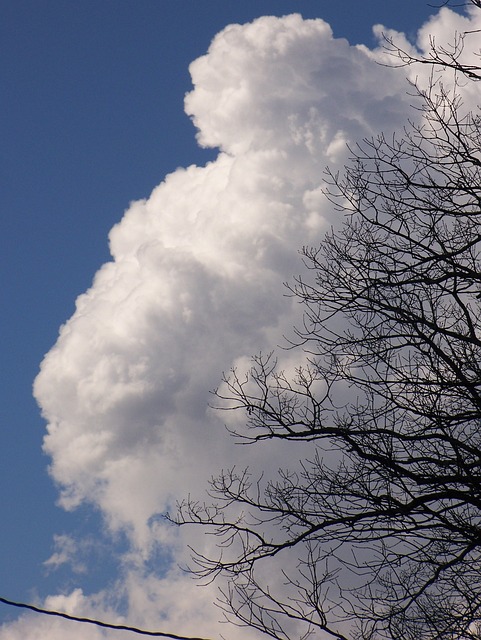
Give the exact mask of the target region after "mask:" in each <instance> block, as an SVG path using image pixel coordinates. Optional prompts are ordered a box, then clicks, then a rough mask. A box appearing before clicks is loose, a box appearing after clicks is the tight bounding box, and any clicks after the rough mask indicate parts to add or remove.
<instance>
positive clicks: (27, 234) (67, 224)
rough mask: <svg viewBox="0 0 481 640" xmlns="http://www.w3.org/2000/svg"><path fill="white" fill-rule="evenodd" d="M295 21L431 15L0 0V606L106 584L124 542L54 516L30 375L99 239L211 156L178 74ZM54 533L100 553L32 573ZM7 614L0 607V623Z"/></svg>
mask: <svg viewBox="0 0 481 640" xmlns="http://www.w3.org/2000/svg"><path fill="white" fill-rule="evenodd" d="M293 12H300V13H301V14H302V16H303V17H304V18H322V19H324V20H326V21H327V22H328V23H329V24H330V25H331V27H332V29H333V32H334V36H335V37H337V38H339V37H341V38H347V39H348V40H349V42H350V44H358V43H363V44H365V45H366V46H368V47H370V48H371V47H374V46H375V44H376V41H375V39H374V37H373V35H372V25H373V24H375V23H382V24H384V25H386V26H387V27H389V28H393V29H396V30H398V31H403V32H405V33H406V34H408V36H410V37H411V38H414V37H415V33H416V30H417V28H418V27H420V26H421V25H422V24H423V23H424V22H425V20H426V19H427V17H428V16H429V15H431V14H432V13H434V12H435V9H434V8H433V7H432V6H429V5H428V4H427V3H425V2H421V1H420V0H404V1H403V2H402V3H401V2H398V1H397V0H382V1H381V0H380V1H378V0H370V1H369V2H367V3H362V2H359V0H345V1H342V2H337V3H333V2H328V1H327V0H326V1H323V0H317V1H305V2H300V1H294V0H276V1H263V0H256V1H250V0H244V1H243V2H234V1H231V0H208V1H204V2H201V1H195V0H190V1H186V0H155V1H154V0H142V1H141V2H133V1H125V0H116V1H113V0H102V1H100V2H99V1H98V0H95V1H91V0H83V1H82V2H73V1H72V2H68V1H54V0H47V1H46V2H43V3H40V2H36V1H34V0H31V1H29V2H27V1H24V0H4V2H3V3H2V20H1V21H0V30H1V33H0V47H1V59H2V63H1V85H2V95H3V99H2V101H1V105H0V108H1V110H2V114H1V122H0V126H1V140H2V154H1V163H2V166H1V175H2V218H1V236H0V243H1V251H0V255H1V259H2V268H1V270H0V290H1V292H2V300H3V302H2V312H1V329H2V338H3V339H2V341H1V349H2V353H1V362H2V368H1V373H0V375H1V385H2V408H1V413H0V415H1V430H0V437H1V447H0V494H1V504H2V508H3V514H4V515H3V518H2V527H1V529H0V541H1V545H0V549H1V551H0V575H2V576H3V581H2V585H3V586H2V589H1V591H0V595H3V596H5V597H11V598H14V599H15V598H16V599H20V600H24V601H25V600H27V601H28V600H31V599H32V598H35V597H39V598H45V597H46V596H47V595H48V594H52V593H57V592H62V590H64V591H65V590H69V589H70V590H71V589H73V588H74V587H75V586H78V585H80V586H82V588H83V589H84V590H85V591H95V590H96V589H100V588H102V587H103V586H104V583H105V573H106V572H107V573H108V572H112V576H114V575H115V570H116V567H115V562H114V559H113V557H111V555H110V553H109V552H108V551H107V546H109V545H110V546H115V548H116V549H117V550H118V549H122V548H123V545H125V544H126V543H125V541H124V540H123V538H122V534H121V533H118V535H117V537H116V538H115V543H112V542H110V543H109V540H110V541H111V540H112V538H110V537H109V536H110V534H108V533H105V527H104V525H102V517H101V515H100V513H101V511H102V507H99V506H98V505H97V506H96V505H95V504H93V505H92V504H90V505H89V504H84V505H83V506H81V507H80V508H79V509H77V510H75V511H71V512H66V511H65V510H63V509H62V508H60V507H59V506H56V501H57V499H58V490H57V488H56V486H55V484H54V482H53V480H52V479H51V478H50V477H49V475H48V473H47V467H48V465H49V462H50V460H49V457H48V456H46V455H45V454H43V453H42V439H43V436H44V433H45V421H44V420H43V419H42V418H41V416H40V411H39V408H38V407H37V404H36V403H35V401H34V399H33V397H32V384H33V380H34V378H35V376H36V375H37V373H38V369H39V365H40V362H41V360H42V358H43V356H44V354H45V353H46V352H48V351H49V349H50V348H51V347H52V346H53V344H54V343H55V341H56V339H57V335H58V331H59V327H60V326H61V325H62V324H63V323H65V322H66V321H67V320H68V318H69V317H70V316H72V314H73V312H74V309H75V300H76V298H77V296H78V295H79V294H81V293H82V292H84V291H85V290H86V289H87V288H88V287H89V286H90V285H91V282H92V278H93V276H94V274H95V272H96V271H97V269H99V268H100V266H101V265H102V264H103V263H105V262H107V261H108V260H109V259H110V256H109V249H108V241H107V236H108V233H109V230H110V229H111V228H112V227H113V225H115V224H116V223H118V222H119V221H120V219H121V217H122V215H123V212H124V211H125V210H126V209H127V208H128V207H129V203H130V202H131V201H133V200H137V199H140V198H148V197H149V195H150V193H151V191H152V189H153V188H154V187H155V186H156V185H158V184H159V183H160V182H161V181H162V180H163V178H164V176H165V175H166V174H168V173H170V172H173V171H175V170H176V169H177V168H178V167H188V166H190V165H192V164H196V165H199V166H203V165H205V164H206V163H207V162H208V161H211V160H214V159H215V158H216V157H217V150H216V149H201V148H200V147H199V145H198V144H197V142H196V139H195V134H196V130H195V128H194V126H193V124H192V122H191V120H190V119H189V117H188V116H187V115H186V114H185V112H184V107H183V100H184V96H185V94H186V92H188V91H190V90H191V88H192V85H191V80H190V76H189V69H188V67H189V64H190V63H191V62H192V61H193V60H195V59H196V58H198V57H199V56H202V55H204V54H205V53H206V52H207V49H208V47H209V44H210V42H211V40H212V38H213V37H214V36H215V34H216V33H218V32H220V31H221V30H222V29H223V28H224V27H226V25H228V24H231V23H241V24H242V23H245V22H250V21H252V20H254V19H255V18H258V17H260V16H262V15H275V16H282V15H285V14H289V13H293ZM294 250H295V248H294ZM92 357H95V355H94V354H92ZM221 371H222V368H221V369H219V377H220V374H221ZM61 393H62V390H61V389H60V388H59V394H61ZM99 504H100V503H99ZM102 531H103V533H102ZM60 534H68V535H70V536H73V537H74V538H77V539H79V540H80V539H83V538H86V537H87V538H88V537H89V536H92V535H94V536H96V537H97V539H98V540H99V541H100V543H101V545H105V547H103V546H100V547H99V548H98V549H97V550H94V551H92V549H90V551H88V552H85V553H84V556H85V557H87V556H88V557H89V558H91V565H90V567H89V569H88V571H87V572H86V573H82V572H81V573H75V571H72V570H71V567H70V568H69V567H61V568H59V570H58V571H48V570H47V569H46V567H45V566H44V565H43V563H44V561H45V560H47V558H49V557H50V556H51V555H52V552H53V537H54V535H60ZM92 558H94V560H92ZM95 567H97V569H95ZM100 569H101V571H100ZM100 574H102V575H100ZM14 615H16V614H15V613H14V612H12V611H8V610H6V608H2V609H0V620H10V619H12V617H13V616H14ZM172 631H174V632H175V631H176V630H175V629H173V630H172ZM1 637H2V632H1V631H0V638H1Z"/></svg>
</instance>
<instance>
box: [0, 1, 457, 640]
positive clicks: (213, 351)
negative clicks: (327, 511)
mask: <svg viewBox="0 0 481 640" xmlns="http://www.w3.org/2000/svg"><path fill="white" fill-rule="evenodd" d="M447 17H449V18H450V19H451V20H454V19H456V20H457V18H454V14H452V12H449V10H447V9H443V10H442V11H441V12H440V13H439V14H438V15H437V16H436V17H434V18H433V19H432V20H431V22H430V24H429V25H428V26H426V27H425V28H424V30H422V31H421V32H420V41H419V46H421V47H422V46H426V42H427V41H426V34H427V33H436V31H437V30H439V31H440V33H441V36H442V37H444V29H445V25H446V20H447ZM460 20H461V18H460ZM378 31H379V30H378ZM451 31H452V29H451ZM451 35H452V34H451V32H450V33H449V36H450V37H451ZM441 36H440V37H441ZM396 37H401V35H396ZM383 56H384V53H383V51H382V49H377V50H374V51H369V50H368V49H367V48H366V47H360V46H358V47H353V46H350V45H349V43H348V42H347V41H346V40H342V39H334V38H333V36H332V32H331V29H330V27H329V25H328V24H327V23H325V22H324V21H323V20H320V19H319V20H303V19H302V18H301V17H300V16H299V15H291V16H287V17H284V18H275V17H263V18H259V19H258V20H256V21H254V22H253V23H251V24H247V25H231V26H228V27H226V29H224V30H223V31H222V32H221V33H219V34H218V35H217V36H216V37H215V39H214V40H213V42H212V44H211V46H210V48H209V51H208V53H207V54H206V55H205V56H203V57H201V58H199V59H198V60H196V61H195V62H193V63H192V65H191V67H190V71H191V75H192V82H193V85H194V89H193V90H192V91H191V92H190V93H189V94H188V95H187V97H186V100H185V108H186V112H187V113H188V114H189V115H190V116H191V118H192V120H193V122H194V124H195V126H196V127H197V130H198V134H197V138H198V141H199V144H201V145H203V146H209V147H216V148H218V149H219V155H218V158H217V159H216V160H215V161H213V162H211V163H209V164H207V165H206V166H205V167H198V166H191V167H188V168H186V169H178V170H177V171H175V172H174V173H172V174H170V175H168V176H167V177H166V178H165V179H164V180H163V182H162V183H161V184H160V185H159V186H158V187H157V188H156V189H154V191H153V192H152V194H151V195H150V197H149V198H146V199H145V200H141V201H137V202H133V203H132V204H131V205H130V207H129V209H128V210H127V211H126V212H125V215H124V216H123V218H122V220H121V221H120V222H119V223H118V224H117V225H116V226H115V227H114V228H113V229H112V231H111V233H110V249H111V254H112V261H111V262H109V263H108V264H105V265H103V266H102V267H101V268H100V269H99V271H98V273H97V274H96V276H95V279H94V283H93V285H92V287H91V288H90V289H89V290H88V291H87V292H86V293H85V294H83V295H82V296H80V297H79V299H78V300H77V306H76V311H75V313H74V315H73V316H72V318H70V320H69V321H68V322H67V323H66V324H65V325H64V326H63V327H62V328H61V330H60V335H59V338H58V340H57V343H56V345H55V346H54V347H53V348H52V349H51V351H50V352H49V353H48V354H47V356H46V357H45V359H44V361H43V363H42V367H41V372H40V374H39V376H38V377H37V379H36V381H35V396H36V398H37V401H38V403H39V405H40V407H41V409H42V412H43V415H44V417H45V419H46V421H47V435H46V436H45V441H44V449H45V452H46V453H47V454H48V455H49V456H50V458H51V466H50V471H51V475H52V478H53V479H54V480H55V482H56V483H57V484H58V486H59V489H60V493H61V497H60V502H61V504H62V505H63V506H64V507H65V508H66V509H74V508H76V507H77V506H78V505H80V504H81V503H84V502H85V503H89V504H92V505H94V506H95V507H96V508H98V509H100V510H101V512H102V514H103V516H104V519H105V522H106V524H107V526H108V527H109V529H110V531H111V533H112V534H114V533H115V532H118V531H123V532H125V533H126V534H127V536H128V539H129V543H130V550H129V552H128V553H127V554H125V556H124V557H123V559H122V563H121V568H120V574H119V575H120V577H119V582H118V583H117V584H116V587H115V589H116V591H117V592H118V594H123V595H122V597H124V599H126V601H127V602H128V617H129V620H130V621H133V623H134V624H135V622H136V621H137V620H139V619H141V620H142V621H143V626H146V624H147V623H149V624H153V625H155V624H157V626H158V625H159V624H160V623H161V626H162V628H166V627H170V629H171V630H173V631H174V632H175V633H185V634H189V633H193V632H195V634H199V633H201V634H204V635H206V636H207V635H211V636H212V635H214V634H216V633H222V628H220V630H219V628H218V627H217V626H216V620H217V618H218V617H219V614H218V612H216V611H215V610H214V609H213V607H211V606H210V603H211V602H212V600H213V599H214V597H215V595H214V590H213V587H212V586H211V587H208V588H204V589H199V588H195V587H194V586H192V583H191V581H190V580H189V579H188V578H187V577H186V576H185V575H183V574H182V573H179V572H178V571H177V570H176V569H175V566H176V561H182V560H183V559H184V558H185V554H186V551H185V548H186V547H185V543H186V542H188V541H189V539H190V540H192V538H193V536H195V535H198V533H197V532H194V533H193V532H187V533H186V534H185V535H186V538H181V537H180V535H179V532H178V531H176V530H172V529H171V528H169V527H167V526H166V525H165V524H163V523H162V521H161V520H159V518H158V517H156V516H157V514H159V513H162V512H165V511H166V510H167V509H169V508H170V507H171V506H172V504H173V502H174V501H175V499H176V498H181V497H183V496H185V495H186V494H188V493H189V492H194V493H198V494H199V495H200V491H201V489H200V488H202V487H203V486H205V485H206V482H207V479H208V478H209V476H210V475H211V474H213V473H215V472H216V471H217V470H218V469H219V468H220V467H224V468H228V467H230V466H232V465H233V464H239V465H240V466H242V465H245V464H250V465H251V466H253V467H254V468H256V467H257V468H265V469H270V468H272V469H277V467H279V466H281V464H282V456H284V455H285V454H284V450H283V449H282V447H281V446H279V449H278V450H277V449H275V448H274V446H273V445H270V447H269V449H267V448H265V447H264V448H262V447H259V448H257V449H255V450H254V448H245V447H244V448H242V447H236V446H234V444H233V442H232V441H231V439H230V438H229V436H228V435H227V434H226V432H225V430H224V428H223V425H222V423H221V418H222V416H218V415H216V414H215V413H214V412H212V411H211V410H209V400H210V397H209V391H210V390H211V389H213V388H214V387H216V386H217V385H218V383H219V380H220V378H221V374H222V371H223V370H228V369H229V368H230V367H231V366H232V365H233V364H234V363H235V362H244V361H246V359H247V358H248V357H249V356H250V355H251V354H254V353H256V352H257V351H259V350H260V349H262V350H264V351H269V350H270V349H271V348H275V347H276V345H277V344H278V343H279V342H282V335H283V334H286V333H289V330H290V328H291V327H292V325H293V324H294V323H295V321H296V319H297V317H298V316H297V314H298V313H299V310H298V308H297V306H296V305H295V303H293V302H292V300H290V299H287V298H285V297H284V288H283V284H282V283H283V282H284V281H286V280H288V279H290V278H291V276H292V275H294V274H296V273H298V272H299V271H300V270H301V269H302V266H301V263H300V260H299V257H298V253H297V251H298V249H299V248H300V247H301V246H302V245H305V244H310V243H316V242H318V241H319V239H320V238H321V237H322V233H323V232H324V230H326V229H327V228H328V226H329V225H331V224H336V223H337V219H336V213H335V212H333V210H332V208H331V207H330V205H329V203H328V202H327V201H326V200H325V199H324V198H323V196H322V192H321V187H322V178H323V170H324V168H325V166H326V165H328V164H329V165H331V166H333V167H334V168H335V167H336V166H342V163H343V162H345V161H346V158H347V153H348V152H347V149H346V144H347V143H349V142H350V143H354V142H355V141H356V140H359V139H361V138H364V137H366V136H367V137H369V136H371V135H375V134H376V133H378V132H379V131H381V130H382V131H384V132H386V133H388V132H390V131H393V130H399V129H401V128H402V126H403V124H404V123H405V121H406V118H407V117H408V115H410V116H411V117H412V116H413V114H412V112H410V111H409V104H410V102H411V101H412V98H411V97H410V96H409V95H408V94H407V86H406V82H405V74H406V70H404V69H394V68H387V67H385V66H380V65H378V64H377V63H376V60H379V59H383ZM289 357H290V356H289ZM65 542H68V541H65ZM196 543H197V546H199V545H200V544H205V545H209V544H213V543H212V541H204V542H201V541H199V540H198V539H197V540H196ZM159 545H160V546H161V548H162V549H164V550H165V551H166V556H165V557H167V556H168V557H169V560H165V561H164V563H163V566H162V567H157V570H154V569H153V568H152V564H150V565H149V563H148V561H149V558H150V559H151V558H152V554H153V553H154V552H155V549H158V548H159ZM70 551H71V550H70ZM69 553H70V552H69V545H68V544H63V543H62V544H59V547H58V550H57V551H56V554H57V555H55V554H54V555H53V556H52V557H51V558H50V559H49V560H48V561H47V563H50V564H51V565H54V564H58V563H60V562H65V561H66V560H67V556H69ZM102 597H103V596H101V595H99V594H98V596H97V600H95V597H93V596H92V597H90V599H89V598H88V597H87V596H84V595H83V594H79V593H78V592H74V593H73V594H70V596H66V598H67V599H66V600H62V602H57V601H55V603H53V604H55V606H59V607H60V606H62V607H63V606H69V607H70V608H71V609H72V610H74V611H75V612H78V611H79V610H83V609H82V607H84V608H85V607H87V606H90V607H93V608H94V609H95V607H96V606H97V605H98V606H99V607H100V608H99V609H98V611H100V613H102V612H103V613H106V612H107V613H108V610H106V609H105V608H104V607H103V605H102V606H100V604H99V603H100V602H101V599H102ZM119 597H120V596H119ZM68 598H70V599H72V598H73V600H75V602H74V601H72V602H70V600H68ZM100 613H99V615H100ZM29 620H30V618H29V617H27V618H25V619H22V620H20V621H19V622H17V623H15V624H14V625H10V626H8V628H7V627H4V628H2V629H1V630H0V638H1V640H7V638H8V640H10V639H11V640H16V638H19V637H26V636H25V635H23V636H22V635H19V634H20V633H21V630H23V629H24V626H25V625H28V624H29ZM42 624H44V625H45V624H48V622H44V621H43V622H42ZM62 628H63V627H62ZM22 632H23V631H22ZM75 633H76V631H69V635H68V637H69V638H76V637H77V636H76V635H75ZM229 635H232V634H231V632H229ZM48 636H49V637H50V638H54V637H55V635H54V634H53V635H52V633H50V632H49V633H48ZM28 637H32V638H33V637H34V636H33V635H29V636H28ZM39 637H40V636H39ZM42 637H46V636H45V634H44V635H43V636H42ZM62 637H63V638H65V637H67V636H66V635H63V636H62ZM79 637H80V636H79ZM91 637H95V636H91ZM99 637H100V636H99ZM102 637H103V636H102ZM243 637H245V633H244V632H243Z"/></svg>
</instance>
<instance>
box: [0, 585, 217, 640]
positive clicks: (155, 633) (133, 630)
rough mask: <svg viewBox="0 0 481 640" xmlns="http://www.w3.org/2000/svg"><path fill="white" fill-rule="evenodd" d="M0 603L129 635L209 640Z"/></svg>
mask: <svg viewBox="0 0 481 640" xmlns="http://www.w3.org/2000/svg"><path fill="white" fill-rule="evenodd" d="M0 602H2V603H3V604H7V605H9V606H11V607H19V608H21V609H29V610H30V611H35V612H36V613H42V614H44V615H47V616H57V617H58V618H65V619H66V620H73V621H74V622H84V623H87V624H94V625H96V626H97V627H104V628H105V629H116V630H117V631H130V632H131V633H137V634H139V635H143V636H155V637H162V638H172V640H209V639H208V638H194V637H189V636H178V635H176V634H175V633H166V632H164V631H147V630H145V629H138V628H137V627H129V626H127V625H123V624H110V623H109V622H102V621H101V620H94V619H92V618H79V617H77V616H71V615H69V614H68V613H63V612H61V611H52V610H51V609H42V608H40V607H36V606H34V605H33V604H26V603H25V602H15V601H13V600H8V599H7V598H2V597H1V596H0Z"/></svg>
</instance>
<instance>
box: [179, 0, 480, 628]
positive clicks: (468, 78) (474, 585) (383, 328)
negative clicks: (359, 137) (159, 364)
mask: <svg viewBox="0 0 481 640" xmlns="http://www.w3.org/2000/svg"><path fill="white" fill-rule="evenodd" d="M471 4H472V5H473V6H476V7H478V8H481V4H480V3H479V2H478V1H475V2H472V3H471ZM465 42H466V40H465V34H461V35H458V36H456V39H455V42H454V45H453V47H452V49H449V50H448V49H439V48H437V47H436V43H435V42H434V41H433V42H432V52H431V55H429V56H428V57H427V58H426V59H424V60H421V61H419V60H418V61H416V60H415V59H414V58H413V57H412V56H410V55H408V54H407V53H405V52H403V51H400V50H398V49H395V46H394V44H393V42H390V41H387V47H388V48H390V49H391V51H392V52H393V53H396V55H397V56H398V57H397V61H398V62H400V63H401V64H414V63H416V62H422V63H426V64H427V63H429V64H432V65H433V69H434V72H433V75H432V79H431V82H430V84H429V87H428V88H427V89H423V88H421V87H420V86H414V89H415V93H416V95H417V97H418V98H420V104H421V106H420V107H419V108H420V109H421V110H422V114H421V116H422V117H421V119H420V122H421V124H414V123H411V124H409V125H408V126H407V127H406V129H405V131H404V132H403V133H402V135H401V136H399V137H392V138H389V139H388V138H386V137H385V136H383V135H379V137H377V138H375V139H371V140H365V141H364V142H363V143H362V144H360V145H359V146H358V147H357V148H356V149H354V150H353V151H352V158H351V161H350V163H349V164H348V166H347V167H346V168H345V170H344V172H343V173H342V174H332V173H330V174H328V178H327V184H328V186H327V189H326V193H327V196H328V197H329V198H330V199H331V201H332V202H333V203H334V204H335V206H337V207H338V208H339V209H340V210H341V211H343V212H344V213H345V222H344V224H343V226H342V228H340V229H339V230H332V231H331V232H330V233H328V234H327V235H326V236H325V238H324V239H323V241H322V242H321V244H320V246H318V247H314V248H312V247H306V248H304V250H303V256H304V260H305V265H306V273H305V275H304V276H303V277H301V278H298V279H297V280H296V281H295V282H294V284H293V285H291V287H290V289H291V293H292V294H293V295H294V296H296V297H297V299H298V300H299V301H300V302H301V303H302V305H303V307H304V321H303V325H302V326H301V327H297V328H296V336H297V342H296V345H297V347H301V348H302V349H303V351H304V354H305V365H304V366H303V367H301V368H299V369H298V370H297V375H296V376H294V377H293V378H290V377H289V376H288V375H286V374H284V373H283V372H282V371H280V370H279V369H278V367H277V365H276V361H275V358H274V356H273V355H270V356H267V357H265V356H262V355H260V356H257V357H255V358H254V359H253V364H252V369H251V370H250V372H249V374H248V375H247V376H246V377H244V376H242V375H241V374H240V373H238V372H236V371H232V372H231V373H230V374H229V375H228V376H225V378H224V381H223V384H222V385H221V387H220V388H219V390H218V391H217V397H218V400H219V401H220V404H221V406H224V408H226V409H229V410H244V411H245V412H246V421H245V423H246V426H245V429H243V430H242V431H238V432H236V434H235V435H236V436H237V437H239V438H241V439H242V440H243V441H244V442H250V443H252V444H255V443H258V442H260V441H262V440H269V439H280V440H285V441H292V442H300V443H304V444H306V443H311V444H310V447H309V451H310V453H309V454H308V457H307V458H306V459H304V460H303V462H302V463H301V464H300V466H299V467H297V468H295V469H291V470H281V471H280V472H279V476H278V477H277V478H276V479H275V480H265V481H264V479H263V478H255V477H251V476H250V474H249V472H248V470H245V471H239V470H236V469H232V470H229V471H226V472H222V473H221V474H220V475H218V476H217V477H215V478H214V479H213V480H212V484H211V487H210V496H211V498H212V504H204V503H198V502H193V501H191V500H187V501H185V502H183V503H182V504H180V505H179V512H178V516H177V518H176V521H177V522H178V523H179V524H197V525H200V526H202V527H207V528H208V529H209V531H210V532H211V533H213V534H215V535H216V536H218V542H219V545H218V549H219V554H218V555H217V556H215V557H205V556H202V555H196V556H194V558H195V562H196V565H195V568H194V570H195V572H196V573H197V574H198V575H199V576H201V577H204V578H208V579H216V578H217V577H218V576H224V578H226V579H227V580H226V581H225V582H224V583H222V584H224V587H222V591H221V600H220V604H221V607H222V608H223V609H224V611H225V612H226V614H227V615H229V616H231V618H232V617H233V619H234V620H236V621H237V623H238V624H245V625H248V626H250V627H252V628H255V629H258V630H260V631H262V632H263V633H266V634H268V635H270V636H272V637H274V638H279V639H282V640H283V639H285V638H292V637H307V636H308V635H309V634H310V633H313V634H314V635H315V637H318V638H328V637H334V638H337V639H339V640H348V639H349V640H352V639H354V638H362V639H364V640H367V639H370V640H374V639H376V640H378V639H381V638H390V639H394V638H395V639H399V640H400V639H403V640H420V639H421V640H424V639H426V640H427V639H429V640H434V639H443V640H444V639H446V640H447V639H451V640H455V639H456V640H464V639H471V640H474V639H475V638H477V639H479V638H481V393H480V392H481V301H480V298H481V261H480V250H481V120H480V114H479V112H478V111H476V112H472V111H469V110H468V109H465V107H464V105H463V102H462V100H461V97H460V94H461V93H462V91H461V89H460V87H461V84H460V83H461V82H463V83H471V82H476V81H477V79H479V77H480V68H479V67H477V66H475V65H473V64H471V63H469V64H468V63H466V62H464V57H463V55H464V51H463V49H464V46H465ZM444 70H447V71H446V73H451V72H452V71H454V72H455V75H454V78H455V79H454V82H452V83H451V85H450V86H449V87H448V86H445V84H443V76H444ZM438 72H439V73H438ZM418 121H419V120H418ZM303 451H305V449H303ZM293 452H295V449H293ZM293 458H295V453H293ZM293 559H294V560H295V562H293ZM279 567H282V568H283V569H282V570H281V569H279Z"/></svg>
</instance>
